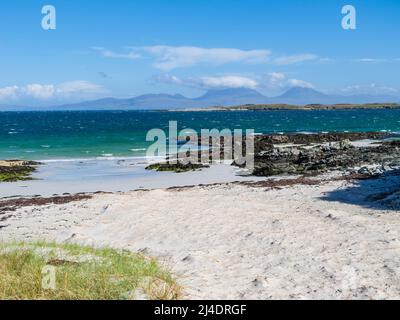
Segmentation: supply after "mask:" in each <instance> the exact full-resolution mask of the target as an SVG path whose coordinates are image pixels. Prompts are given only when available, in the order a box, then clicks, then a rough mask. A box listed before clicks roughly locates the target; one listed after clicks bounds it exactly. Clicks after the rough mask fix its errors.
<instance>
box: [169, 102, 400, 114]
mask: <svg viewBox="0 0 400 320" xmlns="http://www.w3.org/2000/svg"><path fill="white" fill-rule="evenodd" d="M364 109H400V104H399V103H364V104H308V105H305V106H299V105H290V104H245V105H239V106H228V107H224V106H215V107H206V108H187V109H172V110H169V111H188V112H190V111H192V112H193V111H241V110H243V111H271V110H364Z"/></svg>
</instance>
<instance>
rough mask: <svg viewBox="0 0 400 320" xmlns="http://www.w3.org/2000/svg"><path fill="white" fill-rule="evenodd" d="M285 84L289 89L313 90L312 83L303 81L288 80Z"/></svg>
mask: <svg viewBox="0 0 400 320" xmlns="http://www.w3.org/2000/svg"><path fill="white" fill-rule="evenodd" d="M287 83H288V86H289V87H302V88H314V86H313V85H312V83H310V82H307V81H304V80H298V79H289V80H288V82H287Z"/></svg>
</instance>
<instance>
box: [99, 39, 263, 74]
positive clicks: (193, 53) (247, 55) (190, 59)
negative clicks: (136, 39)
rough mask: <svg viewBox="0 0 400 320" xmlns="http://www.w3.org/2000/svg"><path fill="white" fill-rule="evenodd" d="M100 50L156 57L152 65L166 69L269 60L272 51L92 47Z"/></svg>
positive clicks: (112, 55) (113, 55)
mask: <svg viewBox="0 0 400 320" xmlns="http://www.w3.org/2000/svg"><path fill="white" fill-rule="evenodd" d="M93 49H94V50H96V51H99V52H100V53H101V55H102V56H104V57H108V58H124V59H131V60H135V59H138V58H141V57H148V56H150V57H151V58H153V59H155V61H154V63H153V66H154V67H155V68H157V69H160V70H163V71H171V70H173V69H178V68H185V67H193V66H196V65H201V64H210V65H214V66H218V65H223V64H227V63H238V62H240V63H247V64H260V63H267V62H268V61H269V58H270V55H271V51H269V50H265V49H260V50H241V49H235V48H201V47H194V46H180V47H174V46H164V45H157V46H150V47H131V48H129V51H128V52H126V53H117V52H113V51H110V50H106V49H104V48H99V47H95V48H93Z"/></svg>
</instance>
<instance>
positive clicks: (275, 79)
mask: <svg viewBox="0 0 400 320" xmlns="http://www.w3.org/2000/svg"><path fill="white" fill-rule="evenodd" d="M263 82H264V84H265V88H266V89H267V90H268V91H269V92H270V93H273V94H276V93H279V92H281V91H284V90H287V89H289V88H292V87H303V88H313V87H314V86H313V85H312V84H311V83H310V82H307V81H304V80H299V79H293V78H289V79H288V78H287V76H286V75H285V74H284V73H279V72H271V73H268V74H266V75H265V76H264V81H263Z"/></svg>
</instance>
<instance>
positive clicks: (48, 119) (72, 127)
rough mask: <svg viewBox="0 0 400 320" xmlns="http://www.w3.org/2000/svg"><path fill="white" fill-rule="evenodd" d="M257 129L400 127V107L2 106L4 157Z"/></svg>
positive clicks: (79, 155)
mask: <svg viewBox="0 0 400 320" xmlns="http://www.w3.org/2000/svg"><path fill="white" fill-rule="evenodd" d="M170 121H177V124H178V130H183V131H185V130H186V131H187V130H188V129H193V130H196V131H197V132H200V130H201V129H218V130H222V129H230V130H234V129H242V130H246V129H253V130H254V132H255V133H256V134H267V133H275V134H283V133H318V132H352V131H385V132H393V133H398V132H400V110H397V109H396V110H390V109H375V110H312V111H308V110H290V111H283V110H279V111H198V112H197V111H193V112H192V111H190V112H188V111H173V112H171V111H49V112H47V111H46V112H40V111H39V112H0V124H1V126H0V159H26V160H57V161H60V160H65V161H68V160H70V159H108V158H110V159H115V158H119V157H121V158H130V157H143V156H144V155H145V153H146V148H147V147H148V146H149V145H150V144H152V143H153V142H152V141H146V135H147V133H148V131H149V130H151V129H161V130H164V131H165V132H166V134H167V135H168V126H169V122H170Z"/></svg>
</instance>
